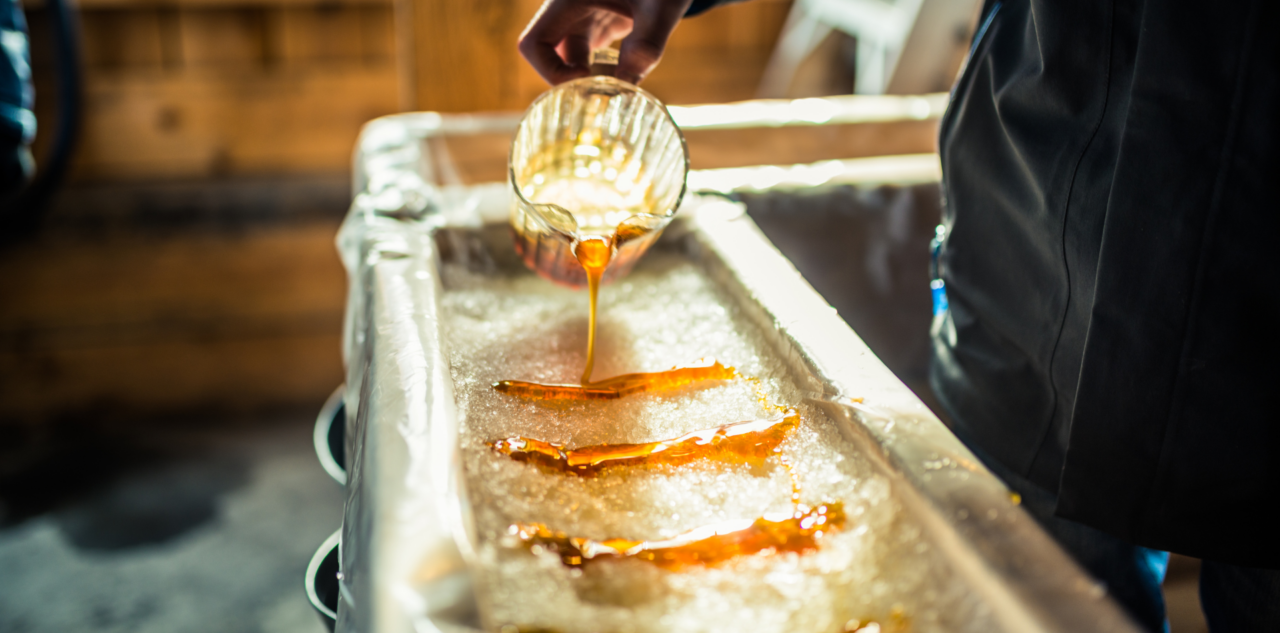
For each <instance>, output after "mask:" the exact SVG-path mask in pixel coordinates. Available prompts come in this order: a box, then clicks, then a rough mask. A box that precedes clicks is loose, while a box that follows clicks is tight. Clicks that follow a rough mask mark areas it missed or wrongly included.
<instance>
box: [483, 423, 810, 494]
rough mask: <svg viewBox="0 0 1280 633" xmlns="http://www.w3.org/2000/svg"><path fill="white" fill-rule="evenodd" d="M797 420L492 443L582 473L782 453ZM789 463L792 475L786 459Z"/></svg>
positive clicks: (756, 460) (749, 460) (748, 460)
mask: <svg viewBox="0 0 1280 633" xmlns="http://www.w3.org/2000/svg"><path fill="white" fill-rule="evenodd" d="M799 425H800V415H799V414H798V413H796V412H794V411H790V412H788V414H787V415H783V414H778V415H774V416H772V417H770V418H766V419H762V420H748V421H746V422H737V423H734V424H726V425H724V426H721V427H718V428H714V429H704V430H699V431H693V432H692V433H686V434H685V435H682V436H680V437H677V438H675V439H670V440H662V441H658V442H648V443H644V444H599V445H595V446H587V447H583V448H577V449H566V448H565V447H564V446H562V445H559V444H552V443H550V442H543V441H540V440H535V439H530V438H527V437H512V438H508V439H505V440H498V441H496V442H493V443H491V444H490V447H492V448H493V449H494V450H496V451H498V452H500V453H502V454H504V455H507V456H509V457H511V458H512V459H515V460H517V461H522V462H527V463H531V464H535V465H537V466H539V467H541V468H543V469H545V470H550V471H553V472H558V473H566V474H570V475H578V476H583V477H587V476H592V475H596V474H599V473H600V471H602V470H604V469H606V468H610V467H624V466H625V467H628V468H637V467H646V466H658V465H664V466H678V465H681V464H687V463H690V462H693V461H697V460H704V459H711V460H715V461H718V462H721V463H730V464H752V465H758V464H761V463H763V462H764V460H765V459H767V458H769V457H771V456H774V455H778V456H781V450H780V449H779V445H781V444H782V441H783V440H785V439H786V438H787V437H788V436H789V435H790V434H791V432H792V431H794V430H795V429H796V428H797V427H798V426H799ZM784 464H785V462H784ZM787 469H788V470H787V472H788V474H789V475H790V473H791V471H790V465H789V464H788V465H787ZM792 500H793V502H795V503H796V504H798V503H799V487H798V485H797V483H796V481H795V478H794V477H792Z"/></svg>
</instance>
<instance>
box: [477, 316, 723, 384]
mask: <svg viewBox="0 0 1280 633" xmlns="http://www.w3.org/2000/svg"><path fill="white" fill-rule="evenodd" d="M593 303H594V302H593ZM590 327H591V330H592V331H594V330H595V318H594V316H593V318H592V319H591V321H590ZM587 353H588V360H587V372H588V373H589V372H590V371H591V366H592V358H591V356H592V354H593V353H594V344H593V343H592V342H591V339H590V338H589V339H588V343H587ZM737 377H739V376H738V373H737V372H736V371H734V369H733V368H732V367H725V366H724V365H722V364H720V362H718V361H714V360H709V361H704V362H703V363H701V364H697V365H688V366H685V367H672V368H671V369H668V370H666V371H658V372H650V373H637V374H622V375H621V376H614V377H613V378H606V379H605V380H601V381H597V382H585V381H584V383H583V384H581V385H566V384H548V383H537V382H528V381H524V380H502V381H499V382H496V383H494V385H493V388H494V390H496V391H497V392H498V393H503V394H507V395H512V396H519V397H522V398H529V399H532V400H615V399H617V398H621V397H623V396H630V395H633V394H637V393H641V392H645V391H667V390H671V389H679V388H680V387H684V386H686V385H691V384H693V383H696V382H702V381H704V380H730V379H733V378H737Z"/></svg>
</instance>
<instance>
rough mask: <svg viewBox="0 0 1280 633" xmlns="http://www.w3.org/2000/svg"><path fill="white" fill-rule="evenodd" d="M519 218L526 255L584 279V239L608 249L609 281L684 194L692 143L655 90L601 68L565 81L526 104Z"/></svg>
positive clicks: (513, 166)
mask: <svg viewBox="0 0 1280 633" xmlns="http://www.w3.org/2000/svg"><path fill="white" fill-rule="evenodd" d="M508 167H509V175H510V181H511V186H512V188H513V189H514V190H515V203H514V205H513V208H512V211H511V227H512V232H513V235H514V238H515V248H516V251H517V252H518V253H519V254H520V256H521V258H522V259H523V260H524V263H525V264H526V265H527V266H528V267H529V268H531V269H532V270H533V271H534V272H536V273H538V274H539V275H541V276H542V277H544V278H546V279H549V280H551V281H554V282H556V283H558V284H561V285H566V286H571V287H582V286H585V285H587V275H586V272H585V270H584V268H583V266H582V264H580V263H579V257H578V255H579V253H580V251H579V250H578V247H579V245H580V244H582V243H583V242H584V241H589V242H591V243H592V244H596V245H601V246H603V247H604V248H607V249H608V253H607V256H608V257H607V259H608V262H609V263H608V267H607V268H606V269H605V271H604V273H603V277H602V279H601V281H602V282H608V281H610V280H612V279H617V278H619V277H621V276H623V275H625V274H627V272H629V271H630V270H631V268H633V267H634V266H635V264H636V261H637V260H638V259H639V258H640V256H641V255H643V254H644V252H645V251H646V250H647V249H648V248H649V246H650V245H651V244H652V243H653V242H654V241H655V240H656V239H657V238H658V236H659V235H661V233H662V230H663V229H664V228H666V226H667V224H668V223H669V222H670V221H671V217H672V216H673V215H674V214H675V212H676V208H677V207H678V206H679V205H680V200H681V198H683V197H684V190H685V177H686V176H687V175H688V171H689V150H688V148H687V147H686V146H685V141H684V135H683V134H681V132H680V129H679V128H678V127H677V126H676V124H675V121H673V120H672V119H671V115H670V114H669V113H668V112H667V109H666V107H664V106H663V105H662V103H661V102H660V101H658V100H657V99H656V98H655V97H654V96H653V95H651V94H649V93H648V92H646V91H644V90H642V89H640V88H639V87H637V86H634V85H632V84H629V83H627V82H624V81H621V80H618V79H615V78H613V77H610V76H605V75H597V76H592V77H586V78H582V79H576V80H574V81H569V82H566V83H563V84H561V85H559V86H556V87H555V88H552V89H551V90H549V91H547V92H546V93H544V94H542V95H541V96H540V97H538V98H537V99H536V100H535V101H534V102H533V104H532V105H530V106H529V109H528V110H527V111H526V112H525V115H524V119H523V120H521V122H520V128H519V130H518V131H517V133H516V137H515V140H514V141H513V142H512V144H511V154H510V157H509V162H508Z"/></svg>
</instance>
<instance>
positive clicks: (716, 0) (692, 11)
mask: <svg viewBox="0 0 1280 633" xmlns="http://www.w3.org/2000/svg"><path fill="white" fill-rule="evenodd" d="M742 1H743V0H693V4H691V5H689V10H688V11H685V12H684V17H686V18H691V17H693V16H695V15H701V14H702V13H705V12H707V11H710V10H711V9H712V7H718V6H720V5H722V4H733V3H735V2H742Z"/></svg>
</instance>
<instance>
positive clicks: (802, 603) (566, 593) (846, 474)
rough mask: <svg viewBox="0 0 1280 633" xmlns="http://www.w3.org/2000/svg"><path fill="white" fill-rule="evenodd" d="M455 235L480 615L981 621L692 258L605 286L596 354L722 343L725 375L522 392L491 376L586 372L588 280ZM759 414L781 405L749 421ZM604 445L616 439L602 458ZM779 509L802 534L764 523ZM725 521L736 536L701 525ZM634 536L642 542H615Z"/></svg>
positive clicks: (541, 620)
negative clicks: (662, 384) (591, 554)
mask: <svg viewBox="0 0 1280 633" xmlns="http://www.w3.org/2000/svg"><path fill="white" fill-rule="evenodd" d="M450 239H452V240H453V243H452V244H451V246H450V247H449V248H446V249H445V251H446V253H445V258H444V263H443V265H442V271H441V272H442V276H443V281H444V289H445V292H444V295H443V298H442V307H443V311H444V316H443V318H444V321H445V328H446V337H447V340H448V344H449V354H450V362H451V365H452V366H451V369H452V377H453V379H454V382H455V390H456V397H457V400H458V405H459V411H460V413H461V423H460V431H459V433H460V442H461V449H462V455H463V465H464V470H465V479H466V486H467V493H468V500H469V503H470V505H471V507H472V510H473V519H474V525H475V529H476V533H477V539H478V543H477V548H476V549H477V559H478V561H479V562H478V565H477V567H476V569H475V573H476V580H477V583H476V584H477V589H478V598H479V601H480V608H481V613H482V618H483V623H484V625H485V627H486V628H488V629H490V630H499V629H501V630H520V631H560V632H563V633H570V632H576V631H599V632H603V631H788V632H797V633H801V632H808V631H814V632H827V631H833V632H834V631H845V630H866V631H873V630H875V629H874V627H873V628H868V626H869V624H870V623H874V626H875V627H879V628H880V630H882V631H885V632H886V633H887V632H888V631H894V630H898V631H906V630H910V631H952V630H983V625H982V621H983V620H984V618H985V617H986V615H985V611H984V609H983V607H982V605H980V604H978V603H977V602H976V601H975V600H974V599H973V596H971V595H970V594H969V592H968V591H967V590H965V589H964V588H963V587H962V586H959V585H958V584H957V583H955V582H953V580H952V572H951V571H950V570H949V569H948V568H947V567H946V566H945V565H943V564H941V562H940V559H939V557H938V556H937V555H936V553H935V552H934V550H933V548H932V546H931V545H930V544H929V543H928V542H926V541H925V540H923V539H922V537H921V530H920V528H919V527H918V526H917V525H915V524H914V523H913V522H912V521H911V520H910V517H909V516H908V515H906V514H904V513H903V512H902V509H901V507H900V505H899V503H898V502H897V500H896V499H895V498H894V496H893V495H892V494H891V489H890V486H891V483H890V479H889V478H888V477H886V476H885V475H883V474H881V473H880V472H879V471H878V470H877V469H876V467H875V466H874V465H873V463H872V462H871V461H870V460H869V459H867V458H866V457H865V456H863V455H861V454H860V453H859V452H858V450H857V449H855V448H854V446H853V445H852V444H850V443H849V442H848V441H847V440H846V439H845V438H844V437H843V436H842V435H841V434H840V432H839V431H838V429H836V428H835V427H834V425H833V424H832V423H831V422H830V421H829V420H828V419H827V418H826V417H825V416H823V415H822V413H821V412H820V411H819V410H817V409H815V408H814V407H812V406H810V405H809V404H806V403H805V402H804V400H803V398H802V396H801V390H800V388H799V387H798V386H797V385H796V384H795V383H794V382H793V381H792V380H791V378H790V374H789V370H788V368H787V367H786V366H785V365H784V363H783V362H782V361H781V358H782V355H781V353H780V352H779V351H777V350H776V349H774V348H773V347H772V346H771V345H770V344H769V342H768V339H767V338H766V337H765V333H764V332H763V331H762V330H761V329H759V327H758V326H757V325H755V324H754V323H753V322H752V321H750V320H749V318H748V316H747V315H746V314H744V313H743V312H742V308H740V307H739V306H738V305H737V304H736V303H735V302H734V301H733V300H732V299H731V298H730V297H729V296H728V295H727V294H726V293H725V292H723V291H722V289H720V288H719V287H718V286H717V285H716V283H715V282H713V281H712V279H711V278H710V277H709V276H708V275H707V274H706V273H705V272H704V271H703V270H702V269H701V268H699V266H698V265H697V264H696V263H695V262H693V261H691V260H690V258H688V257H687V256H685V255H683V254H682V253H680V252H679V251H676V250H674V249H672V248H670V247H668V248H657V249H655V250H654V251H653V252H651V253H649V254H648V255H646V258H645V259H644V260H643V261H642V262H641V264H640V265H639V266H638V267H637V269H636V270H635V271H634V272H633V273H632V274H631V275H629V276H628V277H626V278H624V279H622V280H620V281H618V282H616V283H614V284H611V285H606V286H604V287H603V288H602V289H601V292H600V299H599V301H600V303H599V308H600V311H599V323H598V325H599V338H598V340H597V343H596V345H597V348H596V353H597V359H596V366H595V375H596V376H621V375H625V374H633V373H644V372H661V371H663V370H667V369H669V368H671V367H672V366H673V365H676V366H682V367H687V366H706V363H707V361H706V360H704V359H712V358H714V359H715V360H716V361H719V362H720V363H722V366H723V367H724V368H726V369H727V368H729V367H732V368H733V370H732V371H733V372H734V375H733V376H732V377H730V378H718V379H709V380H697V381H692V382H685V383H682V384H675V385H673V386H669V388H661V389H651V390H639V391H634V392H631V393H629V394H628V395H625V396H623V397H616V398H610V399H556V398H552V399H543V398H530V397H517V396H515V395H513V394H512V393H503V392H501V391H499V390H498V389H495V388H494V385H495V383H497V382H499V381H502V380H509V379H511V378H513V377H519V378H521V379H523V380H527V381H530V382H537V383H546V384H573V383H576V382H578V378H579V377H580V376H581V372H582V368H583V366H584V363H585V351H586V335H587V314H586V312H587V310H586V308H587V296H586V293H585V292H582V291H574V290H569V289H564V288H560V287H556V286H554V285H552V284H550V283H548V282H546V281H544V280H542V279H540V278H537V277H535V276H533V275H532V274H528V273H526V272H524V271H523V270H522V269H521V268H520V267H519V264H518V262H517V263H515V264H514V265H512V264H511V262H509V261H505V260H503V257H504V254H503V252H502V250H501V249H502V248H504V247H505V248H507V250H509V246H507V245H506V244H504V243H503V242H502V240H501V239H497V240H493V239H486V240H481V239H479V238H474V239H472V241H470V242H468V241H467V240H468V239H471V238H465V237H458V236H456V235H455V236H453V237H452V238H450ZM762 394H763V395H764V396H766V397H764V398H762ZM783 412H785V413H783ZM768 420H779V421H781V420H785V421H786V422H785V423H782V424H776V423H761V421H768ZM753 422H756V423H760V424H758V427H759V428H754V429H753V431H752V432H755V431H761V432H762V433H761V434H760V435H757V436H755V439H756V440H760V441H753V442H746V443H745V445H744V446H738V447H733V446H722V447H721V448H724V449H725V450H723V451H721V452H720V453H715V454H711V453H714V451H700V450H694V451H692V452H691V453H687V454H685V455H684V456H683V457H679V458H676V459H667V457H670V456H672V455H675V453H669V454H668V455H666V456H663V457H662V458H659V459H653V458H651V455H652V454H653V452H652V451H651V450H649V449H651V448H652V446H653V445H654V444H655V443H663V442H666V443H667V444H669V445H673V446H679V445H680V443H681V442H680V440H681V438H685V439H688V438H689V437H691V436H698V434H699V433H702V434H704V435H705V434H706V433H708V432H710V433H712V434H714V433H715V432H717V431H719V430H721V429H724V428H726V427H727V426H732V425H735V424H740V423H748V424H750V423H753ZM770 429H771V430H770ZM775 440H776V442H775ZM512 442H516V443H515V444H513V443H512ZM521 442H523V444H521ZM531 442H533V443H540V444H541V449H543V450H540V451H539V450H534V451H533V452H537V453H539V455H541V456H540V457H530V458H526V459H520V458H516V457H515V456H514V455H513V453H520V452H522V451H526V450H527V449H529V447H531V446H534V444H532V443H531ZM504 443H505V444H504ZM619 445H628V446H627V447H625V448H624V449H618V446H619ZM696 445H697V442H694V444H693V446H696ZM604 446H607V447H612V448H607V449H601V447H604ZM689 446H690V445H689V444H686V445H685V447H686V448H688V447H689ZM752 446H754V447H755V448H752ZM761 446H763V447H764V449H765V451H764V453H765V454H763V456H762V453H761V452H760V451H759V450H758V449H760V447H761ZM535 448H537V447H535ZM602 450H603V453H604V454H605V457H610V455H612V456H613V457H617V455H618V454H619V452H621V453H625V454H626V455H624V457H626V459H623V460H621V461H618V460H613V461H612V462H610V459H612V458H610V459H605V460H603V461H600V460H599V459H598V458H600V456H601V455H602V452H601V451H602ZM646 451H649V456H646V455H645V453H646ZM700 453H707V454H700ZM636 455H639V457H636ZM561 456H563V460H561V459H560V458H561ZM628 456H629V457H628ZM526 457H528V456H526ZM592 460H596V463H595V465H592V466H589V467H588V468H586V469H582V468H574V467H573V464H575V463H576V464H578V465H581V464H584V463H587V464H590V463H591V462H592ZM628 460H636V462H635V463H631V464H624V463H622V462H626V461H628ZM575 470H576V471H577V472H572V471H575ZM818 508H826V510H824V512H830V511H832V509H838V515H839V517H840V520H839V525H836V526H835V527H836V529H833V530H825V531H824V533H823V534H822V535H820V536H817V537H816V538H815V537H814V535H813V533H812V532H810V533H809V534H808V535H807V536H806V535H804V534H801V532H803V531H804V530H809V529H811V528H812V527H813V525H812V524H813V521H810V522H809V524H808V526H807V527H806V528H804V530H801V529H800V526H801V521H803V520H804V518H805V517H806V516H807V514H808V513H811V512H817V509H818ZM797 514H799V515H800V516H798V517H797ZM761 521H765V522H766V524H761V523H760V522H761ZM769 522H771V523H769ZM791 523H794V524H795V525H794V526H793V527H794V528H795V530H793V532H794V533H795V534H797V535H798V537H797V538H798V539H799V540H796V541H795V542H794V543H793V545H794V547H789V546H787V545H786V544H785V543H784V544H783V545H782V546H779V545H778V544H777V543H772V544H771V543H770V542H769V540H768V538H767V537H763V536H762V534H764V533H765V532H769V531H770V530H774V532H775V533H776V532H777V531H778V530H782V531H783V532H786V531H787V530H788V529H791V528H790V527H788V526H789V525H790V524H791ZM726 526H729V527H726ZM735 526H736V528H737V530H736V532H737V535H736V536H729V535H730V534H731V533H734V532H735V530H734V529H730V528H732V527H735ZM753 526H754V527H753ZM775 528H776V529H775ZM753 529H754V531H752V530H753ZM716 535H718V536H726V537H727V538H721V539H720V540H719V541H716V540H714V539H713V540H711V541H707V540H706V538H708V537H710V536H716ZM784 536H785V535H784ZM539 539H541V540H539ZM805 539H808V540H805ZM575 543H576V544H578V545H574V544H575ZM602 544H608V545H609V546H610V547H614V549H615V550H616V552H617V555H613V554H608V553H605V554H603V555H601V556H599V557H598V558H599V560H594V561H592V562H590V563H589V564H581V563H579V564H571V563H573V559H574V557H575V556H576V554H575V553H574V552H573V551H572V548H573V547H579V548H581V547H587V548H589V549H590V548H595V549H594V550H593V551H597V552H600V551H604V550H601V549H599V548H600V547H601V546H602ZM640 544H645V545H643V546H642V547H640V548H639V549H638V550H637V549H636V547H637V545H640ZM623 545H625V546H626V547H623ZM663 547H667V548H668V549H666V550H663V549H662V548H663ZM681 547H683V548H684V549H683V550H681V549H680V548H681ZM733 547H737V548H738V550H737V551H733V552H731V554H732V555H723V554H725V552H730V549H731V548H733ZM671 548H675V549H671ZM626 550H633V554H640V555H632V556H626V555H621V554H622V553H623V552H625V551H626ZM695 551H696V552H699V553H698V554H697V556H695V557H694V559H690V558H689V555H690V553H691V552H695ZM643 552H650V553H651V554H649V555H651V556H653V557H656V556H660V555H662V554H663V553H670V554H672V555H673V556H675V557H677V558H678V559H679V564H671V565H665V564H655V560H651V559H647V558H646V557H645V556H646V555H643ZM695 559H696V560H695ZM975 623H977V626H976V627H975ZM503 627H507V628H503ZM512 627H514V628H512ZM994 629H995V627H994V626H989V627H986V630H994Z"/></svg>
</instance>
